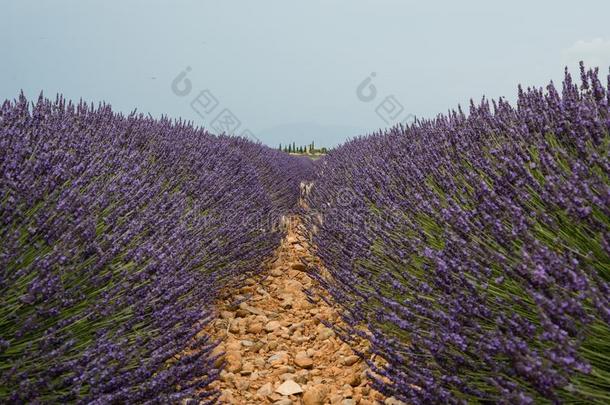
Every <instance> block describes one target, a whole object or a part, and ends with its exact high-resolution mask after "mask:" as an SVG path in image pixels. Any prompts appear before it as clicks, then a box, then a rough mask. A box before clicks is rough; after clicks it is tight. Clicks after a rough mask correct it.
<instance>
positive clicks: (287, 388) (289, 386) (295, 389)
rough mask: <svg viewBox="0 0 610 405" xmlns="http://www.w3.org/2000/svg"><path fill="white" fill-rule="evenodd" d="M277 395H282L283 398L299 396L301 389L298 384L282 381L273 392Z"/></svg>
mask: <svg viewBox="0 0 610 405" xmlns="http://www.w3.org/2000/svg"><path fill="white" fill-rule="evenodd" d="M275 392H277V393H278V394H282V395H284V396H288V395H295V394H300V393H301V392H303V389H302V388H301V386H300V385H299V384H297V383H296V382H294V381H293V380H287V381H284V382H283V383H282V384H281V385H280V386H279V387H277V389H276V390H275Z"/></svg>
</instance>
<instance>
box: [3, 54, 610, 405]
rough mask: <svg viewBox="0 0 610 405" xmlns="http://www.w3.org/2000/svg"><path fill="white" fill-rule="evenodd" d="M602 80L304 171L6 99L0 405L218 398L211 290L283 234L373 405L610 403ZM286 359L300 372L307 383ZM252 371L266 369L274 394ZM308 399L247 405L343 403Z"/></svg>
mask: <svg viewBox="0 0 610 405" xmlns="http://www.w3.org/2000/svg"><path fill="white" fill-rule="evenodd" d="M600 77H601V74H600V73H599V72H598V71H597V70H586V69H585V67H584V66H582V65H581V77H580V79H579V80H574V79H573V78H572V77H571V76H570V75H569V74H568V73H567V71H566V74H565V79H564V81H563V83H562V84H560V85H559V86H558V85H555V84H552V83H551V84H549V85H548V86H546V87H545V88H544V89H542V88H527V89H522V88H521V87H520V88H519V90H518V101H517V103H516V105H511V104H510V103H508V102H507V101H505V100H502V99H501V100H487V99H483V100H482V101H481V102H480V103H476V104H475V103H472V104H471V105H470V108H469V111H467V112H466V111H463V110H462V109H461V108H458V109H457V110H455V111H451V112H450V113H448V114H446V115H438V116H437V117H436V118H433V119H420V120H417V121H416V122H414V123H413V124H411V125H408V126H404V125H398V126H394V127H391V128H389V129H387V130H383V131H379V132H377V133H373V134H370V135H367V136H361V137H357V138H355V139H352V140H349V141H347V142H346V143H345V144H343V145H341V146H339V147H337V148H335V149H333V150H331V151H330V152H329V153H328V155H326V156H324V157H322V158H320V159H317V160H316V161H312V160H310V159H308V158H305V157H299V156H291V155H288V154H287V153H284V152H280V151H277V150H275V149H272V148H269V147H267V146H264V145H262V144H260V143H256V142H252V141H249V140H246V139H245V138H240V137H234V136H228V135H224V134H222V135H214V134H211V133H209V132H208V131H207V130H205V129H201V128H198V127H195V126H194V125H193V124H192V123H190V122H184V121H176V120H171V119H169V118H165V117H163V118H161V119H153V118H151V117H150V116H145V115H142V114H136V113H133V114H129V115H124V114H121V113H117V112H114V111H113V109H112V108H111V107H110V106H109V105H106V104H99V105H90V104H86V103H84V102H79V103H72V102H70V101H68V100H65V99H64V98H62V97H61V96H58V97H57V98H56V99H54V100H50V99H47V98H44V97H43V96H42V95H41V96H40V98H39V99H38V100H28V99H26V98H25V96H23V94H22V95H20V96H19V97H17V98H16V99H15V100H7V101H5V102H4V103H3V104H2V107H1V109H0V173H1V176H0V218H1V219H0V403H7V404H8V403H11V404H26V403H33V404H34V403H35V404H38V403H40V404H42V403H79V404H89V403H93V404H122V403H130V404H131V403H216V402H218V401H219V398H220V393H219V392H218V390H216V389H214V382H215V381H218V380H219V378H221V375H225V376H226V374H223V373H226V371H225V370H224V369H225V367H226V366H227V364H229V365H230V364H231V360H230V359H229V358H228V357H227V358H226V359H224V358H223V357H222V356H223V355H222V354H219V352H218V350H216V346H217V345H218V344H219V343H220V342H219V341H218V340H217V339H216V338H214V337H213V336H210V335H208V334H207V333H202V331H204V330H206V327H207V326H208V325H210V324H211V323H214V322H215V321H216V320H217V319H219V317H220V315H219V311H218V310H217V309H216V308H215V305H216V304H215V302H216V301H217V300H218V299H219V298H220V296H221V292H223V291H227V290H229V291H240V293H241V290H240V289H241V288H242V287H244V286H246V287H247V286H252V283H250V284H246V280H248V279H249V278H250V277H253V276H257V275H261V274H263V273H264V271H265V268H266V267H265V266H266V263H267V262H268V261H269V260H270V259H271V258H273V257H274V256H273V255H274V251H275V250H276V248H277V247H278V245H279V244H280V241H281V240H282V238H284V236H285V233H286V228H285V227H284V226H282V224H283V221H285V219H286V218H287V217H289V216H292V217H294V216H298V217H300V219H301V220H302V221H303V223H304V229H305V230H306V231H305V235H303V236H304V237H307V238H308V239H309V243H310V244H311V246H312V250H313V252H314V253H315V255H316V256H317V259H316V260H309V261H307V262H303V263H302V264H301V263H298V264H299V266H295V265H294V264H292V266H293V268H297V267H298V268H301V267H302V268H307V273H308V274H309V275H310V276H311V277H312V278H313V279H315V280H316V281H317V282H318V283H319V285H320V286H321V287H322V289H323V291H324V292H323V293H322V294H321V295H320V296H319V297H318V298H321V299H323V300H324V301H326V302H327V304H329V305H331V306H332V307H334V308H336V309H337V310H338V312H339V314H340V315H341V317H342V320H343V322H342V323H341V324H339V323H336V324H328V325H326V326H328V327H329V328H330V329H332V330H330V331H329V332H327V333H328V334H329V336H331V335H330V334H331V333H335V334H337V335H338V336H339V337H340V338H341V339H342V340H343V342H344V343H346V344H348V345H351V346H352V347H353V350H354V352H355V353H356V354H357V355H358V356H359V359H358V360H356V359H354V363H355V362H356V361H362V362H363V363H365V364H367V367H369V372H368V373H367V374H366V377H367V380H362V381H361V380H360V379H357V380H354V379H352V380H350V381H352V382H354V383H353V384H352V386H353V387H354V389H353V391H356V389H358V388H361V387H367V390H368V389H369V387H371V388H372V389H374V390H376V391H377V392H379V393H380V397H379V398H388V401H389V398H392V401H396V402H387V401H386V403H401V402H400V401H402V403H408V404H412V403H413V404H441V403H449V404H462V403H504V404H513V403H519V404H532V403H583V404H584V403H599V404H607V403H610V160H609V156H608V155H609V152H610V135H609V131H610V91H609V87H610V76H609V77H608V81H607V82H605V83H602V82H601V81H600ZM293 231H294V230H293ZM294 232H296V231H294ZM282 268H283V267H281V266H279V265H278V266H276V267H275V268H274V270H275V271H276V272H278V271H279V272H280V273H281V271H282V270H281V269H282ZM288 271H289V270H286V272H288ZM261 285H263V284H261ZM263 286H264V285H263ZM253 288H254V287H250V289H251V290H252V289H253ZM261 294H262V293H261ZM265 294H266V292H265ZM265 294H262V295H263V296H264V295H265ZM312 294H313V292H312ZM318 298H313V296H312V297H311V300H310V301H311V302H310V304H308V305H315V303H316V302H318V301H316V300H317V299H318ZM238 304H239V303H238ZM239 308H241V309H242V311H245V310H244V309H243V308H249V307H239ZM250 308H251V307H250ZM283 308H286V309H285V310H286V311H297V310H298V309H299V308H298V307H296V306H292V305H291V306H286V307H283ZM295 308H296V309H295ZM245 312H246V313H247V311H245ZM313 313H315V312H312V314H313ZM256 314H257V315H258V316H261V315H260V314H259V313H256ZM301 315H302V318H303V319H307V318H312V317H313V316H310V315H303V314H301ZM245 316H246V315H244V317H245ZM265 316H271V315H270V314H266V315H265ZM227 317H229V315H227ZM238 318H239V316H238ZM265 319H266V318H265ZM288 319H289V318H288ZM232 325H233V324H231V323H229V324H227V328H226V329H227V332H226V333H229V332H228V331H229V330H230V329H231V328H232ZM265 327H267V326H265ZM280 327H281V328H285V329H286V330H285V332H286V333H287V331H288V330H289V328H291V325H287V324H286V325H284V324H282V325H281V326H280V324H279V322H278V323H277V325H274V326H273V328H274V329H272V328H271V327H269V330H268V331H267V332H268V333H269V335H268V336H269V337H270V338H271V337H273V338H274V339H277V341H278V342H279V343H276V344H274V345H273V348H272V345H271V344H269V343H268V342H267V341H266V340H265V346H261V347H262V348H259V349H257V350H260V355H261V357H265V358H266V357H269V356H272V355H273V354H274V353H275V352H274V350H276V349H275V348H277V347H278V345H279V347H280V348H282V345H284V344H288V343H286V342H290V341H294V340H295V339H293V338H290V337H288V338H286V337H285V336H284V335H281V334H280V332H281V331H282V330H281V329H278V328H280ZM220 329H222V328H220ZM275 329H278V331H279V332H278V333H275ZM248 330H250V326H248ZM235 333H237V332H235ZM241 333H242V334H243V333H245V332H244V331H242V332H241ZM248 333H250V335H248V336H250V337H249V338H251V339H255V338H256V337H257V336H258V337H260V334H261V333H264V332H262V331H261V330H260V328H259V330H258V331H256V332H248ZM299 338H300V336H299ZM257 339H258V338H257ZM265 339H267V338H265ZM282 339H284V340H282ZM313 340H315V339H314V337H312V339H309V337H308V336H305V337H303V340H302V341H303V342H304V343H303V344H304V346H302V347H299V350H306V349H307V348H308V346H307V345H308V344H310V343H307V342H310V341H311V342H313ZM359 341H365V342H367V346H366V348H362V347H361V346H360V344H359V343H358V342H359ZM248 342H250V341H248ZM311 344H313V343H311ZM243 345H244V346H248V347H250V346H253V345H254V344H253V343H252V342H250V343H248V344H247V345H246V344H245V343H244V344H243ZM238 346H239V344H238ZM248 350H250V349H248ZM278 350H279V349H278ZM299 356H301V357H300V363H298V364H302V366H298V364H296V363H295V364H296V365H295V367H296V368H299V367H300V368H302V369H307V370H310V369H314V370H316V369H317V368H316V367H314V366H312V364H311V363H309V362H304V361H303V358H304V357H303V355H301V354H299ZM305 357H306V358H307V359H309V360H311V359H310V358H309V357H313V359H314V360H315V359H316V356H315V355H313V354H311V355H310V354H309V352H307V351H305ZM263 360H264V359H263ZM266 361H267V360H264V361H262V362H261V363H260V364H263V365H264V366H261V372H264V373H267V374H261V375H262V376H265V375H269V376H275V377H277V375H279V373H280V371H281V370H282V369H281V368H279V366H277V367H276V366H275V365H269V364H267V363H265V362H266ZM269 362H271V360H269ZM354 363H351V364H354ZM305 364H306V365H305ZM284 366H286V367H288V366H289V365H284ZM241 367H242V364H241V363H240V370H241V371H242V372H241V374H242V375H243V374H244V372H243V369H245V366H244V368H241ZM257 367H258V366H257ZM290 367H292V366H290ZM320 369H322V367H320ZM240 370H237V371H236V373H239V372H240ZM258 371H259V370H256V372H257V373H258ZM247 373H248V374H249V373H252V374H254V372H253V371H252V370H249V371H247ZM273 373H275V374H273ZM285 373H288V374H289V375H292V374H291V372H289V371H287V372H285ZM305 374H308V375H309V374H311V381H316V380H315V377H313V376H314V375H315V374H314V373H313V371H307V373H305ZM257 375H258V374H257ZM275 377H274V378H275ZM287 378H292V377H287ZM277 379H279V377H277ZM295 379H296V377H295ZM290 381H292V380H290ZM305 381H306V382H302V383H301V385H303V390H301V391H299V390H297V389H295V390H294V391H291V393H290V394H287V393H286V394H285V393H283V391H282V386H280V387H276V386H272V385H270V386H271V387H272V388H273V390H275V391H273V390H272V391H271V392H264V393H262V394H261V389H262V388H259V386H256V387H255V388H256V389H254V392H255V394H253V396H252V397H251V398H252V400H251V401H250V402H248V403H284V404H286V403H288V402H286V401H284V402H280V400H278V399H276V397H281V396H282V395H283V396H284V397H285V398H282V399H286V400H289V401H291V402H290V403H291V404H292V403H304V404H306V405H310V404H323V403H340V402H332V401H333V400H332V399H331V398H330V397H328V398H324V396H322V399H320V397H314V396H313V395H309V394H308V392H313V391H308V389H314V388H316V386H314V385H313V382H311V383H310V382H307V380H306V379H305ZM317 381H318V382H319V379H318V380H317ZM270 382H272V383H275V382H276V381H275V380H273V381H271V380H270ZM331 383H332V382H331V381H330V380H329V381H327V382H326V383H322V385H323V384H331ZM295 384H296V383H295ZM276 385H279V384H276ZM349 385H350V384H348V388H349ZM235 389H236V390H239V389H240V388H239V387H236V388H235ZM247 389H248V387H246V388H245V389H244V391H247ZM299 389H301V386H299ZM316 389H317V388H316ZM364 391H365V389H364V388H362V389H361V390H360V391H358V392H364ZM342 392H343V395H344V397H345V399H350V400H352V401H354V402H350V403H356V400H354V398H355V397H356V395H357V393H353V394H352V396H351V397H348V396H347V394H345V392H347V389H345V390H344V391H342ZM367 392H368V391H367ZM256 395H258V396H256ZM274 395H275V396H274ZM358 395H360V394H358ZM244 397H245V398H249V397H248V396H245V394H244ZM222 398H227V397H225V396H223V397H222ZM312 398H314V399H312ZM381 400H382V399H379V401H381ZM297 401H301V402H297ZM315 401H318V402H315ZM358 401H360V404H366V403H369V402H366V401H367V400H365V399H364V397H362V399H359V400H358Z"/></svg>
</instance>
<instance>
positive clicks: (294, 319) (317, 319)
mask: <svg viewBox="0 0 610 405" xmlns="http://www.w3.org/2000/svg"><path fill="white" fill-rule="evenodd" d="M298 232H300V231H299V225H298V223H292V222H291V225H290V226H289V229H288V236H287V237H286V238H285V239H284V241H283V242H282V244H281V246H280V247H279V248H278V250H277V251H276V254H275V256H274V258H273V259H272V260H266V261H265V262H266V263H268V264H267V266H268V268H267V271H266V272H263V273H261V274H260V275H256V276H252V277H250V278H248V279H247V280H246V283H245V285H243V286H241V287H238V288H236V289H235V290H228V291H225V294H223V297H226V298H224V299H222V300H221V301H219V302H218V303H217V313H218V315H219V316H218V319H216V320H214V321H213V322H211V323H210V324H209V326H208V327H207V328H206V330H204V331H202V333H205V334H207V335H209V336H210V338H211V339H212V341H218V340H220V341H221V343H220V344H219V345H218V346H217V347H216V348H215V349H214V354H215V355H217V356H218V359H217V361H216V362H215V363H216V366H217V367H220V366H222V365H223V364H224V367H225V368H224V370H222V371H221V373H220V378H219V379H218V380H217V381H214V382H213V383H212V384H211V386H210V388H212V389H217V390H219V391H220V393H221V396H220V398H219V403H221V404H275V405H322V404H328V403H330V404H333V405H350V404H358V405H373V404H380V403H383V401H384V399H385V398H384V397H383V396H382V395H381V394H380V393H378V392H376V391H375V390H373V389H372V388H371V386H370V381H369V380H368V378H367V376H366V372H367V371H368V366H367V364H366V362H364V361H361V359H360V358H359V357H358V356H356V355H355V352H354V351H353V350H352V348H351V347H350V346H349V345H347V344H346V343H344V342H342V341H341V340H340V339H339V336H337V335H336V333H335V331H334V330H333V329H331V328H328V327H327V326H325V323H326V324H328V325H337V326H338V327H339V328H341V327H342V325H343V323H342V321H341V319H340V316H339V314H338V313H337V311H336V310H335V309H334V308H333V307H331V306H329V304H328V303H326V302H325V301H324V300H322V299H320V297H319V296H318V295H317V294H319V293H322V294H327V293H326V292H324V291H321V290H320V289H319V288H320V287H319V284H318V282H317V281H315V280H313V279H312V278H311V277H310V276H309V274H308V273H307V271H306V270H307V266H308V265H309V264H314V265H316V263H318V262H316V260H317V259H316V258H315V257H314V256H312V254H311V249H309V246H308V242H307V240H308V239H307V238H304V237H302V236H299V235H298ZM305 263H308V264H307V265H306V264H305ZM316 267H318V266H316ZM322 271H324V269H323V268H322ZM306 290H308V291H309V292H312V293H313V294H305V291H306ZM367 347H368V346H367V343H366V341H361V340H356V343H355V346H354V349H357V351H358V352H361V353H366V352H367Z"/></svg>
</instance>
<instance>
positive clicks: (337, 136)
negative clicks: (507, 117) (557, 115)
mask: <svg viewBox="0 0 610 405" xmlns="http://www.w3.org/2000/svg"><path fill="white" fill-rule="evenodd" d="M0 6H1V8H0V9H1V10H2V12H1V13H0V38H1V42H0V51H1V52H0V55H2V56H1V58H2V59H1V63H0V99H6V98H11V99H12V98H15V97H16V96H17V95H18V93H19V91H20V89H23V90H24V91H25V93H26V95H27V96H28V97H35V96H37V94H38V92H40V91H41V90H44V92H45V93H46V95H47V96H54V95H55V94H56V93H57V92H61V93H63V94H64V95H65V96H66V97H68V98H71V99H79V98H81V97H82V98H83V99H85V100H88V101H96V102H97V101H101V100H103V101H107V102H109V103H111V104H112V105H113V107H114V108H115V109H116V110H119V111H125V112H128V111H130V110H132V109H134V108H137V109H138V110H139V111H141V112H145V113H151V114H152V115H153V116H159V115H161V114H166V115H169V116H171V117H183V118H186V119H189V120H193V121H195V122H196V123H197V124H198V125H202V126H206V127H210V126H213V127H216V128H223V125H224V128H229V127H230V128H231V131H234V132H236V133H238V134H239V133H242V131H243V130H249V131H251V133H252V134H254V135H255V136H256V137H258V138H259V139H260V140H261V141H263V142H264V143H267V144H270V145H274V146H275V145H277V144H278V143H279V142H283V143H286V142H290V141H296V142H297V143H303V144H305V143H309V142H310V141H312V140H315V141H316V142H317V144H319V145H320V144H325V145H329V146H330V145H335V144H337V143H341V142H342V141H343V140H345V139H346V138H347V137H350V136H354V135H357V134H360V133H366V132H370V131H372V130H375V129H378V128H382V127H387V126H389V124H386V122H384V119H385V121H388V122H389V123H393V122H396V121H398V120H405V119H406V120H408V119H409V118H410V114H413V115H417V116H421V117H430V116H434V115H436V114H437V113H440V112H445V111H447V109H449V108H453V107H455V106H456V105H457V104H458V103H461V104H462V105H464V104H467V103H468V100H469V99H470V98H474V99H479V98H480V97H481V96H482V95H484V94H485V95H487V96H489V97H493V98H497V97H499V96H505V97H507V98H509V99H511V100H513V99H514V96H515V93H516V86H517V84H518V83H522V84H524V85H526V86H527V85H536V86H541V85H545V84H546V83H547V82H548V81H549V80H550V79H554V80H559V79H561V77H562V74H563V66H564V65H566V64H567V65H569V66H570V67H571V68H572V69H573V70H575V67H576V66H577V62H578V60H580V59H584V60H585V61H587V62H588V63H590V64H595V65H599V66H600V68H601V69H602V71H603V72H604V73H605V72H606V71H607V69H608V66H610V24H609V23H608V16H609V15H610V2H609V1H608V0H600V1H579V2H574V1H558V0H554V1H551V0H549V1H532V0H527V1H520V0H513V1H510V2H506V1H502V2H500V1H490V0H486V1H478V0H477V1H426V2H424V1H421V0H420V1H405V0H403V1H398V0H370V1H363V0H360V1H357V0H307V1H288V0H274V1H264V0H260V1H246V0H243V1H231V0H222V1H220V0H218V1H205V0H197V1H195V0H192V1H187V0H183V1H180V0H173V1H169V0H167V1H160V0H155V1H151V0H139V1H128V0H122V1H118V0H114V1H108V0H106V1H83V0H78V1H67V0H54V1H42V0H39V1H31V0H30V1H28V0H11V1H9V0H0ZM187 68H188V69H190V70H189V71H188V72H187V74H186V76H184V77H185V78H186V80H176V83H175V85H174V86H173V87H172V82H173V81H174V80H175V79H176V77H177V76H178V75H179V74H180V73H181V72H183V71H184V72H186V69H187ZM372 73H373V74H374V77H371V76H370V75H371V74H372ZM367 78H371V81H370V82H365V83H364V84H362V83H363V81H364V80H365V79H367ZM189 84H190V86H189ZM361 84H362V86H361V88H360V91H358V86H359V85H361ZM357 94H359V96H358V95H357ZM231 114H232V115H231ZM217 117H218V119H216V118H217ZM215 120H216V121H215ZM238 124H239V126H238V127H237V125H238ZM235 127H237V128H236V129H235Z"/></svg>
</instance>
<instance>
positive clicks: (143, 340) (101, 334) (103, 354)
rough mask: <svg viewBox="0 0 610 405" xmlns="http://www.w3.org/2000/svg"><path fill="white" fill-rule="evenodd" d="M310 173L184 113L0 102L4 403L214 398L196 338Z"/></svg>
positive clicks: (206, 347) (207, 356) (272, 236)
mask: <svg viewBox="0 0 610 405" xmlns="http://www.w3.org/2000/svg"><path fill="white" fill-rule="evenodd" d="M307 170H308V168H307V167H306V166H304V165H303V162H300V161H297V160H295V159H290V158H289V157H287V156H286V155H284V154H281V153H280V152H277V151H274V150H271V149H270V148H267V147H263V146H261V145H258V144H254V143H251V142H249V141H247V140H245V139H240V138H233V137H226V136H220V137H216V136H213V135H210V134H208V133H207V132H205V131H203V130H200V129H196V128H193V127H192V126H191V125H190V124H188V123H184V122H173V121H170V120H168V119H165V118H162V119H160V120H154V119H152V118H147V117H143V116H141V115H136V114H131V115H129V116H123V115H120V114H116V113H113V111H112V110H111V108H110V106H107V105H100V106H98V107H94V106H92V105H91V106H88V105H86V104H84V103H80V104H77V105H74V104H72V103H69V102H66V101H65V100H63V99H62V98H58V99H57V100H55V101H54V102H52V101H49V100H46V99H43V98H42V97H41V98H40V99H39V100H38V102H37V103H35V104H30V103H28V102H27V100H26V99H25V98H24V97H23V95H22V96H21V97H20V98H19V99H18V100H15V101H6V102H4V104H3V105H2V108H1V110H0V173H1V176H0V218H1V219H0V402H2V403H5V402H6V403H55V402H72V401H74V402H79V403H138V402H146V401H152V402H160V403H166V402H176V401H178V400H179V399H180V398H183V397H199V398H201V399H206V398H207V399H208V400H212V399H213V397H211V396H206V395H207V394H203V393H202V392H203V391H202V389H203V388H205V387H206V386H207V385H208V384H209V382H210V381H211V380H213V379H214V378H216V377H217V375H218V372H219V370H216V369H215V368H214V367H213V363H214V359H213V358H212V357H211V350H212V349H213V346H214V344H215V342H211V341H210V340H209V339H208V338H207V337H206V336H200V335H198V332H200V331H201V329H202V327H203V326H204V325H205V323H206V322H207V321H208V320H209V318H210V309H211V307H210V305H211V303H212V300H214V298H215V296H216V293H217V291H218V290H219V289H220V288H222V287H223V286H224V285H226V283H227V282H228V281H230V282H231V283H239V281H240V280H242V279H243V278H244V277H246V276H247V275H248V274H250V273H251V272H253V271H256V270H257V269H258V268H259V266H260V263H261V260H262V259H261V258H264V257H266V256H268V255H270V254H271V252H272V250H273V249H274V248H275V247H276V245H277V244H278V242H279V239H280V237H281V235H280V230H279V229H278V227H277V226H275V225H277V222H278V218H279V216H280V215H281V214H282V213H285V211H287V210H290V209H292V208H293V207H294V205H295V203H296V200H297V198H296V196H297V195H298V193H299V176H300V175H301V174H303V173H302V171H307Z"/></svg>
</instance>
